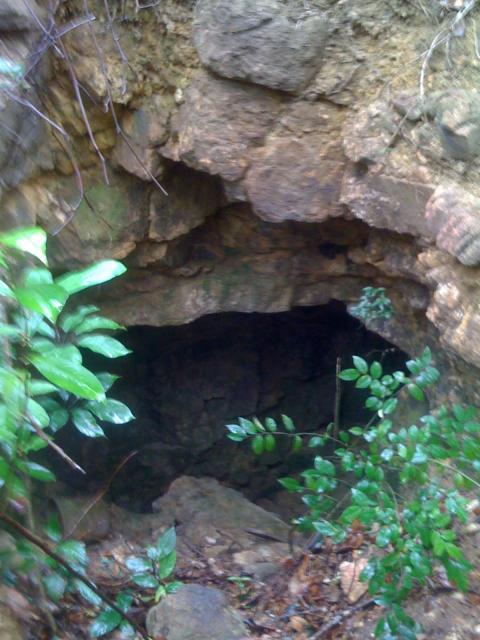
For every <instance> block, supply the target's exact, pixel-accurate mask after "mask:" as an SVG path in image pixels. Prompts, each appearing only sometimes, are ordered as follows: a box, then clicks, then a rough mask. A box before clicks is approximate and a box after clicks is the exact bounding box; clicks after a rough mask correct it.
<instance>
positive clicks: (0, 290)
mask: <svg viewBox="0 0 480 640" xmlns="http://www.w3.org/2000/svg"><path fill="white" fill-rule="evenodd" d="M0 296H4V297H5V298H13V299H15V294H14V293H13V291H12V289H11V288H10V287H9V286H8V284H7V283H6V282H4V281H3V280H0Z"/></svg>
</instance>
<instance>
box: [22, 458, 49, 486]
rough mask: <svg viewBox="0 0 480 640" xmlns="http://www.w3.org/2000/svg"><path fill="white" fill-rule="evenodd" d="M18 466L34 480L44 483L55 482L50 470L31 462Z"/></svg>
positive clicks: (23, 462) (24, 462)
mask: <svg viewBox="0 0 480 640" xmlns="http://www.w3.org/2000/svg"><path fill="white" fill-rule="evenodd" d="M17 466H18V468H19V469H20V470H21V471H24V472H25V473H27V474H28V475H29V476H30V477H31V478H33V479H34V480H40V481H42V482H54V480H55V476H54V474H53V473H52V472H51V471H50V470H49V469H47V468H46V467H43V466H42V465H41V464H38V463H36V462H32V461H31V460H27V461H20V462H18V464H17Z"/></svg>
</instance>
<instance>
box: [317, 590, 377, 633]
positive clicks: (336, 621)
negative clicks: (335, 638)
mask: <svg viewBox="0 0 480 640" xmlns="http://www.w3.org/2000/svg"><path fill="white" fill-rule="evenodd" d="M374 604H375V600H374V599H373V598H372V599H370V600H367V601H366V602H362V603H361V604H357V605H356V606H355V607H352V608H351V609H347V610H346V611H341V612H340V613H338V614H337V615H336V616H334V617H333V618H332V619H331V620H330V621H329V622H326V623H325V624H323V625H322V626H321V627H320V629H319V630H318V631H317V632H316V633H314V634H313V636H310V638H309V640H319V639H320V638H323V637H324V636H326V635H327V633H329V632H330V631H331V630H332V629H334V628H335V627H338V625H340V624H342V622H344V621H345V620H346V619H347V618H350V616H353V615H354V614H355V613H357V611H362V610H363V609H368V608H369V607H372V606H373V605H374Z"/></svg>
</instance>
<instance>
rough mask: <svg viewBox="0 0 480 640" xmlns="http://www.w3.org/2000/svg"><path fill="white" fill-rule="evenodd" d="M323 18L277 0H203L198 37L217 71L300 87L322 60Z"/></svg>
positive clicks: (280, 86) (258, 81) (201, 54)
mask: <svg viewBox="0 0 480 640" xmlns="http://www.w3.org/2000/svg"><path fill="white" fill-rule="evenodd" d="M327 32H328V29H327V24H326V21H325V18H324V17H322V16H320V15H318V16H312V17H310V16H304V15H299V16H298V18H297V21H295V20H294V19H292V18H291V17H289V16H288V15H287V12H286V10H285V7H284V6H283V5H282V3H281V2H278V1H277V0H260V1H258V0H233V1H232V0H220V2H219V1H218V0H200V2H198V3H197V5H196V9H195V23H194V42H195V46H196V48H197V52H198V55H199V57H200V60H201V61H202V63H203V64H204V65H205V66H206V67H208V68H209V69H211V70H212V71H215V73H217V74H218V75H219V76H222V77H224V78H231V79H233V80H247V81H248V82H252V83H254V84H260V85H263V86H265V87H270V89H280V90H282V91H288V92H293V93H296V92H297V91H299V90H300V89H302V88H304V87H305V86H306V85H307V84H308V82H309V81H310V80H311V79H312V78H313V76H314V75H315V72H316V71H317V69H318V68H319V67H320V65H321V55H322V49H323V47H324V45H325V41H326V37H327Z"/></svg>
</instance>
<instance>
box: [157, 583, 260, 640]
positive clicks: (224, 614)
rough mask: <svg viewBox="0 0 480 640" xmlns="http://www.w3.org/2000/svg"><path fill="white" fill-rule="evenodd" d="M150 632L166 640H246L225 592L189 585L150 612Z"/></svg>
mask: <svg viewBox="0 0 480 640" xmlns="http://www.w3.org/2000/svg"><path fill="white" fill-rule="evenodd" d="M147 631H148V633H149V635H150V636H152V637H153V638H160V637H161V638H165V640H227V638H228V640H246V639H247V638H248V633H247V629H246V626H245V625H244V623H243V620H242V618H241V616H240V614H239V613H237V612H236V611H235V610H234V609H232V608H231V607H229V606H228V604H227V600H226V598H225V596H224V595H223V593H222V592H221V591H219V590H218V589H214V588H212V587H203V586H202V585H198V584H188V585H185V586H184V587H183V588H182V589H180V590H179V591H177V593H173V594H170V595H167V596H165V597H164V598H163V599H162V601H161V602H160V603H159V604H157V605H156V606H155V607H153V608H152V609H150V611H149V612H148V616H147Z"/></svg>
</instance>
